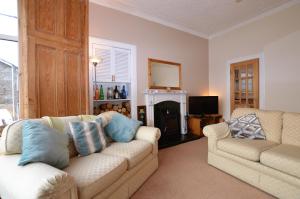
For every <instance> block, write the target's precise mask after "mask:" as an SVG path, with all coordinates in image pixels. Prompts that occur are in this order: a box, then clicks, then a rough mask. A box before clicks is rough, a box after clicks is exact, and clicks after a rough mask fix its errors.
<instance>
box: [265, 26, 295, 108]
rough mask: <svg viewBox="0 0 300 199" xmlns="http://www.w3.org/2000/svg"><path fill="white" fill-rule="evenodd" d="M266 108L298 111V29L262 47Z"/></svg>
mask: <svg viewBox="0 0 300 199" xmlns="http://www.w3.org/2000/svg"><path fill="white" fill-rule="evenodd" d="M264 52H265V64H266V66H267V67H266V87H267V88H268V89H266V102H267V103H266V108H267V109H280V110H285V111H290V112H300V30H299V31H297V32H294V33H291V34H289V35H287V36H285V37H283V38H282V39H280V40H278V41H276V42H273V43H272V44H270V45H267V46H266V47H265V48H264Z"/></svg>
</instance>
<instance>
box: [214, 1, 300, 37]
mask: <svg viewBox="0 0 300 199" xmlns="http://www.w3.org/2000/svg"><path fill="white" fill-rule="evenodd" d="M299 3H300V0H293V1H290V2H287V3H285V4H283V5H281V6H279V7H276V8H273V9H271V10H269V11H267V12H264V13H263V14H260V15H258V16H256V17H253V18H251V19H248V20H246V21H244V22H242V23H239V24H237V25H234V26H232V27H230V28H227V29H224V30H222V31H219V32H217V33H213V34H211V35H209V37H208V39H213V38H215V37H218V36H221V35H223V34H226V33H228V32H231V31H233V30H235V29H238V28H240V27H243V26H245V25H247V24H250V23H252V22H255V21H258V20H260V19H262V18H264V17H267V16H270V15H272V14H275V13H277V12H280V11H282V10H285V9H287V8H289V7H292V6H294V5H296V4H299Z"/></svg>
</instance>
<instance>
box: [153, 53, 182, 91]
mask: <svg viewBox="0 0 300 199" xmlns="http://www.w3.org/2000/svg"><path fill="white" fill-rule="evenodd" d="M153 62H155V63H162V64H169V65H174V66H178V69H179V77H178V78H179V87H167V86H154V85H152V74H151V71H152V70H151V69H152V67H151V63H153ZM181 79H182V76H181V64H179V63H175V62H170V61H164V60H159V59H152V58H148V87H149V89H166V90H169V89H171V90H181V86H182V80H181Z"/></svg>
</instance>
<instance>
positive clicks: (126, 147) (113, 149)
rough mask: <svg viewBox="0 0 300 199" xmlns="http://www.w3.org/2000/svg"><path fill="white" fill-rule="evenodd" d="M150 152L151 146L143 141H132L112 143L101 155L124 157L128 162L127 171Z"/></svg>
mask: <svg viewBox="0 0 300 199" xmlns="http://www.w3.org/2000/svg"><path fill="white" fill-rule="evenodd" d="M151 152H152V144H151V143H150V142H147V141H143V140H133V141H131V142H127V143H121V142H113V143H111V145H110V146H109V147H108V148H106V149H105V150H103V151H102V153H103V154H108V155H115V156H120V157H124V158H126V159H127V162H128V169H131V168H133V167H134V166H136V165H137V164H138V163H139V162H141V161H142V160H143V159H144V158H146V157H147V155H149V154H150V153H151Z"/></svg>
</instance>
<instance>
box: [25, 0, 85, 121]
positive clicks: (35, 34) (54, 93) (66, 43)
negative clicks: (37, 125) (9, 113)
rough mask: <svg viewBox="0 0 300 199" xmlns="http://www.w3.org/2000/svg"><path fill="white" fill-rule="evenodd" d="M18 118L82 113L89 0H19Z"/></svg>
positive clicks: (83, 110)
mask: <svg viewBox="0 0 300 199" xmlns="http://www.w3.org/2000/svg"><path fill="white" fill-rule="evenodd" d="M19 13H20V55H21V58H20V117H21V118H36V117H42V116H46V115H48V116H65V115H77V114H85V113H88V111H89V105H88V103H89V100H88V58H87V55H88V48H87V45H88V32H87V27H88V26H87V25H88V1H87V0H19Z"/></svg>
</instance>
